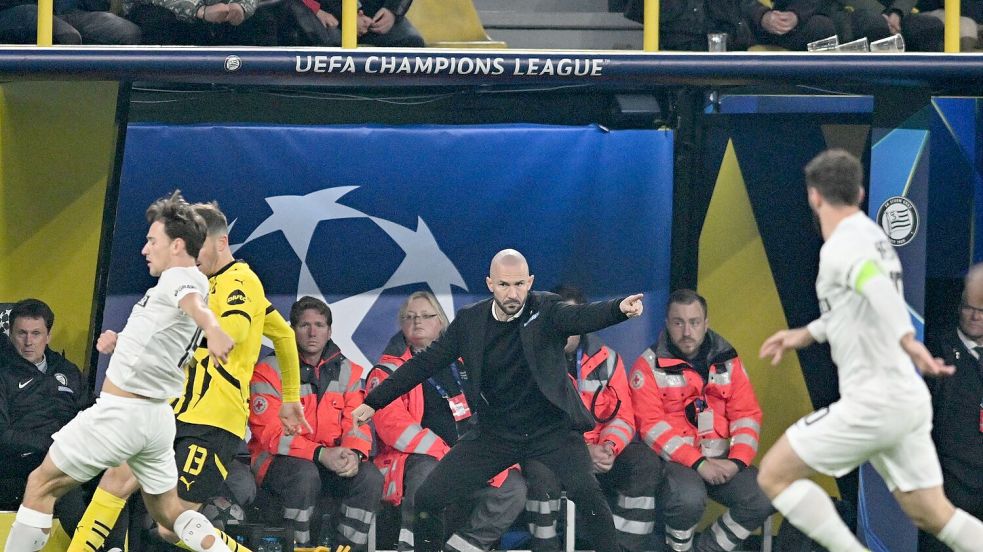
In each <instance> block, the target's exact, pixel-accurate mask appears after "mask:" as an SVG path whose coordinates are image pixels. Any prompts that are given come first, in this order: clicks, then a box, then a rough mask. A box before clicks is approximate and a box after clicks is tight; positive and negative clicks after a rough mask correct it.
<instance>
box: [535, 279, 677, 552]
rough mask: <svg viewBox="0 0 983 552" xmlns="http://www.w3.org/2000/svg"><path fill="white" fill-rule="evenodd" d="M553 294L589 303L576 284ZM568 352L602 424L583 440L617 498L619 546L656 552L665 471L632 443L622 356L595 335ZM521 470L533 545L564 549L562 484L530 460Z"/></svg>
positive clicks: (570, 345) (579, 339)
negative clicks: (559, 516)
mask: <svg viewBox="0 0 983 552" xmlns="http://www.w3.org/2000/svg"><path fill="white" fill-rule="evenodd" d="M553 291H554V292H555V293H557V294H559V295H560V297H562V298H563V300H564V301H566V302H568V303H571V304H574V305H583V304H585V303H586V302H587V300H586V298H585V297H584V294H583V293H582V292H581V291H580V290H579V289H577V288H574V287H572V286H560V287H558V288H556V289H554V290H553ZM564 352H565V353H566V354H567V370H568V372H569V373H570V377H571V378H572V379H575V381H576V385H577V389H578V391H580V397H581V399H583V401H584V406H586V407H587V408H588V409H590V411H591V413H592V414H593V415H594V416H595V418H596V419H597V420H598V423H597V425H596V426H595V427H594V429H592V430H591V431H588V432H587V433H585V434H584V438H585V440H586V442H587V449H588V450H589V452H590V456H591V460H592V461H593V464H594V474H595V476H596V477H597V480H598V482H599V483H600V484H601V488H602V489H604V491H605V494H607V495H608V496H614V497H616V499H615V500H614V503H613V504H612V505H611V512H612V514H613V515H614V527H615V529H617V534H618V544H620V545H621V548H622V549H623V550H627V551H630V552H643V551H645V550H651V549H652V542H651V539H652V530H653V529H654V528H655V492H656V489H657V488H658V487H659V484H660V483H661V482H662V474H663V469H664V468H663V462H662V460H660V459H659V457H658V456H656V455H655V453H653V452H652V451H651V450H649V449H648V447H646V446H645V445H643V444H642V443H639V442H637V441H632V438H633V437H634V435H635V417H634V410H633V409H632V402H631V394H630V392H629V390H628V377H627V375H626V373H625V366H624V364H623V363H622V362H621V355H619V354H618V353H616V352H614V350H612V349H611V348H610V347H608V346H607V345H605V344H604V343H603V342H602V341H601V339H600V338H599V337H598V336H597V335H596V334H592V333H591V334H586V335H574V336H571V337H569V338H567V345H566V347H565V348H564ZM522 469H523V473H524V474H525V476H526V479H527V481H528V482H529V499H528V501H527V502H526V516H527V518H528V519H529V532H530V533H532V536H533V540H532V544H531V547H532V549H533V550H534V551H537V552H538V551H555V550H560V543H559V539H558V538H557V532H556V527H557V514H558V513H559V505H560V501H559V497H560V482H559V480H558V479H557V477H556V475H554V474H553V472H552V471H550V470H549V468H547V467H546V466H544V465H543V464H541V463H539V462H536V461H531V462H525V463H523V465H522Z"/></svg>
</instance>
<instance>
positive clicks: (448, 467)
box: [413, 429, 620, 552]
mask: <svg viewBox="0 0 983 552" xmlns="http://www.w3.org/2000/svg"><path fill="white" fill-rule="evenodd" d="M526 460H536V461H538V462H540V463H542V464H544V465H545V466H547V467H548V468H550V469H551V470H552V471H553V472H554V473H555V474H556V475H557V477H558V478H559V479H560V482H561V483H562V485H563V488H564V489H566V491H567V496H568V497H569V498H570V500H573V501H574V503H575V504H576V505H577V511H578V512H579V513H580V514H581V516H582V517H581V525H582V527H583V533H582V534H584V535H585V536H587V538H588V539H589V540H590V541H591V542H592V544H593V546H594V550H596V551H597V552H620V548H619V547H618V538H617V534H616V532H615V529H614V521H613V519H612V517H611V508H610V507H608V503H607V501H606V500H605V499H604V493H603V492H602V491H601V486H600V484H599V483H598V482H597V479H596V478H595V477H594V475H593V474H592V473H591V461H590V455H589V454H588V452H587V445H586V444H584V437H583V434H581V433H577V432H576V431H563V432H559V433H556V434H552V435H547V436H546V437H543V438H539V439H536V440H528V439H522V438H518V437H516V436H511V435H504V436H503V435H496V434H493V433H491V432H487V431H484V429H482V430H481V431H478V430H476V431H474V432H472V433H469V434H468V435H465V437H464V438H462V439H461V440H460V441H458V442H457V444H456V445H454V448H452V449H451V451H450V452H449V453H448V454H447V456H445V457H444V458H443V460H441V461H440V463H439V464H437V467H436V468H435V469H434V470H433V471H432V472H430V476H429V477H427V480H426V481H425V482H424V483H423V486H422V487H420V489H419V490H418V491H417V493H416V509H417V511H416V518H415V520H414V524H413V533H414V539H415V544H416V550H417V552H432V551H436V550H440V549H441V545H442V544H443V543H442V542H441V540H442V539H441V536H442V535H443V534H444V531H443V522H442V520H441V514H442V513H443V511H444V509H445V508H446V507H447V506H449V505H451V504H453V503H455V502H457V501H459V500H460V499H462V498H464V497H467V496H469V495H470V494H471V493H473V492H475V491H477V490H478V489H480V488H481V487H483V486H485V485H486V484H487V481H488V480H489V479H491V478H492V477H493V476H494V475H495V474H497V473H498V472H500V471H502V470H504V469H505V468H507V467H509V466H511V465H512V464H515V463H516V462H523V461H526Z"/></svg>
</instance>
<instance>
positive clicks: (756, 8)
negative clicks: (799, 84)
mask: <svg viewBox="0 0 983 552" xmlns="http://www.w3.org/2000/svg"><path fill="white" fill-rule="evenodd" d="M742 1H743V10H742V11H743V13H744V18H745V19H746V20H747V21H748V24H749V25H750V27H751V32H752V34H753V35H754V43H755V44H763V45H772V46H779V47H781V48H785V49H786V50H794V51H804V50H805V49H806V45H807V44H809V43H810V42H815V41H816V40H821V39H823V38H827V37H830V36H832V35H835V34H836V27H835V25H834V24H833V20H832V19H831V18H830V17H829V15H828V13H827V12H828V11H829V6H828V5H827V4H828V0H775V1H774V2H773V3H772V7H768V6H765V5H764V4H762V3H761V2H760V1H759V0H742Z"/></svg>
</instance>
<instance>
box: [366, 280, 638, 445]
mask: <svg viewBox="0 0 983 552" xmlns="http://www.w3.org/2000/svg"><path fill="white" fill-rule="evenodd" d="M491 303H492V299H486V300H484V301H481V302H478V303H475V304H473V305H470V306H467V307H464V308H463V309H461V310H460V311H458V313H457V317H456V318H455V319H454V321H453V322H451V324H450V326H448V327H447V331H446V332H444V335H442V336H441V337H439V338H438V339H437V340H436V341H434V342H433V343H431V344H430V347H428V348H427V349H426V350H425V351H423V352H421V353H418V354H417V355H415V356H414V357H413V358H411V359H410V360H408V361H406V363H405V364H403V365H402V366H400V367H399V369H398V370H396V371H395V372H394V373H393V375H392V377H390V378H389V379H387V380H386V381H384V382H382V383H381V384H379V386H378V387H376V388H375V389H373V390H372V392H371V393H369V395H368V396H367V397H366V398H365V404H367V405H369V406H371V407H372V408H374V409H376V410H379V409H380V408H382V407H384V406H386V405H387V404H389V403H390V402H392V401H394V400H395V399H396V398H397V397H399V396H400V395H402V394H404V393H406V392H408V391H409V390H411V389H413V388H414V387H416V386H417V385H419V384H420V383H422V382H423V381H424V380H426V379H427V378H428V377H430V376H432V375H433V374H434V373H436V372H437V371H438V370H441V369H443V368H446V367H447V366H448V365H449V364H450V363H452V362H454V361H455V360H457V359H458V358H460V359H462V360H463V366H462V368H463V369H462V370H461V379H463V380H467V381H468V382H470V385H466V386H465V394H466V396H467V399H468V404H469V405H471V407H472V409H474V411H475V412H476V413H477V414H478V423H479V425H480V423H481V416H480V413H481V409H480V405H481V404H482V401H481V400H479V398H478V397H477V396H476V394H477V393H478V390H480V389H481V368H482V364H484V357H485V354H484V336H485V326H486V324H487V323H488V316H489V314H488V313H489V311H490V309H491V308H492V307H491ZM620 303H621V299H618V300H614V301H602V302H598V303H590V304H587V305H569V304H566V303H563V302H562V301H561V299H560V296H559V295H555V294H552V293H543V292H535V291H534V292H530V293H529V297H528V299H526V305H525V309H524V310H523V313H522V320H523V326H522V329H521V330H520V331H519V336H520V339H521V340H522V350H523V353H524V354H525V355H526V362H528V364H529V371H530V372H532V374H533V377H534V378H535V379H536V385H537V386H538V387H539V390H540V391H541V392H542V393H543V395H544V396H545V397H546V399H547V400H549V401H550V402H551V403H553V405H555V406H556V407H557V408H559V409H560V410H562V411H564V412H565V413H566V414H567V416H569V417H570V420H571V421H572V422H573V426H574V428H575V429H577V430H578V431H581V432H584V431H589V430H591V429H593V428H594V425H595V421H594V418H593V417H592V416H591V414H590V412H588V411H587V408H586V407H584V403H583V401H581V399H580V394H579V393H578V392H577V390H576V389H575V387H574V385H573V383H572V381H571V379H570V377H569V376H568V375H567V360H566V355H565V354H564V352H563V347H564V345H566V342H567V337H568V336H571V335H581V334H586V333H590V332H596V331H598V330H600V329H603V328H606V327H608V326H611V325H613V324H617V323H618V322H621V321H623V320H626V319H627V317H626V316H625V315H624V313H622V312H621V309H620V307H619V304H620Z"/></svg>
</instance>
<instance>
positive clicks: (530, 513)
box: [522, 442, 664, 552]
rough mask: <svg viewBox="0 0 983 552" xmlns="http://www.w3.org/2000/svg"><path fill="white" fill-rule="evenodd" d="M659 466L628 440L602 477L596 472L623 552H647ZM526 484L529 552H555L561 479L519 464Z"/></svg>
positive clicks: (531, 464) (641, 447) (537, 467)
mask: <svg viewBox="0 0 983 552" xmlns="http://www.w3.org/2000/svg"><path fill="white" fill-rule="evenodd" d="M663 472H664V462H663V461H662V459H661V458H659V457H658V456H657V455H656V454H655V453H654V452H652V449H650V448H648V447H647V446H645V445H643V444H642V443H638V442H632V443H629V444H628V446H627V447H626V448H625V449H624V450H623V451H621V454H619V455H618V457H617V458H615V460H614V466H612V467H611V470H610V471H608V472H607V473H600V474H596V477H597V480H598V482H599V483H600V484H601V488H602V489H604V490H605V491H606V493H607V494H608V495H609V497H610V498H613V500H614V502H613V503H612V504H611V509H612V513H613V515H614V526H615V529H616V530H617V532H618V543H619V544H620V545H621V547H622V548H623V549H624V550H628V551H630V552H644V551H645V550H651V549H652V545H653V542H652V531H653V530H654V529H655V495H656V491H657V490H658V489H659V488H660V487H661V485H662V479H663ZM522 473H523V474H524V475H525V476H526V481H527V482H528V485H529V491H528V499H527V501H526V519H527V520H528V521H529V532H530V533H532V543H531V544H530V548H532V550H534V551H541V552H550V551H556V550H560V549H561V547H560V540H559V536H558V535H557V531H556V528H557V517H558V514H559V506H560V501H559V498H560V490H561V489H560V481H559V479H558V478H557V477H556V475H554V474H553V471H552V470H550V469H548V468H546V466H544V465H542V464H540V463H539V462H537V461H535V460H530V461H528V462H523V463H522Z"/></svg>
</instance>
